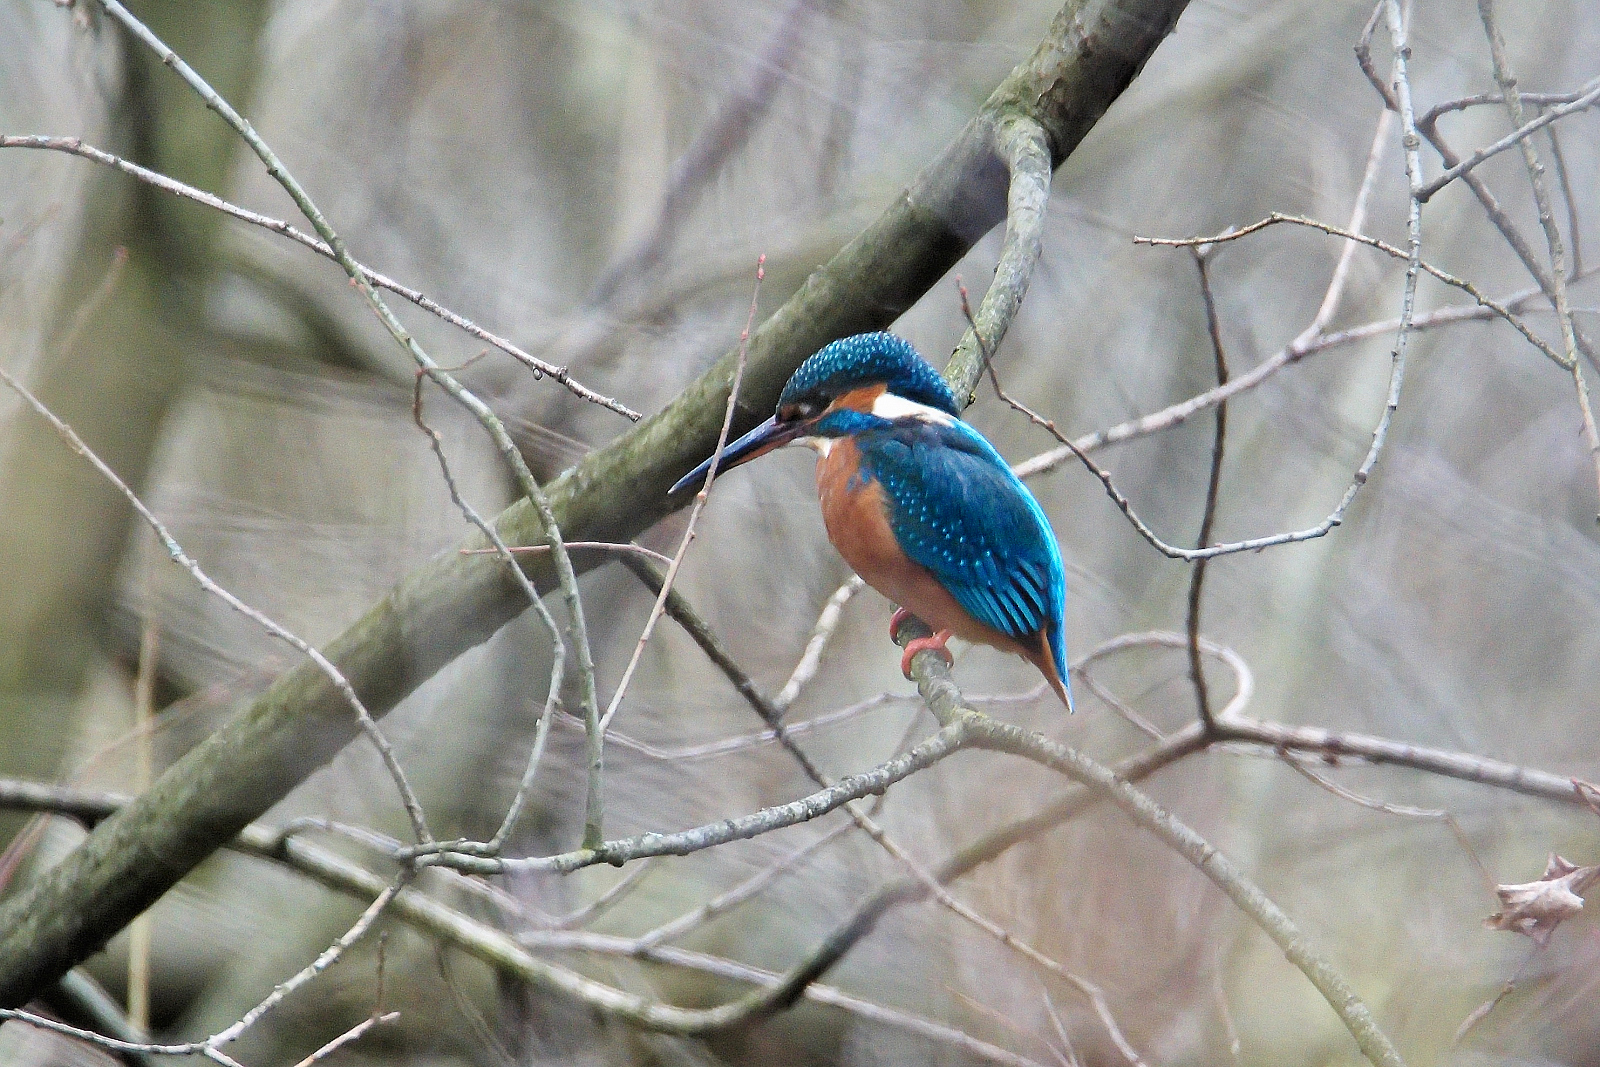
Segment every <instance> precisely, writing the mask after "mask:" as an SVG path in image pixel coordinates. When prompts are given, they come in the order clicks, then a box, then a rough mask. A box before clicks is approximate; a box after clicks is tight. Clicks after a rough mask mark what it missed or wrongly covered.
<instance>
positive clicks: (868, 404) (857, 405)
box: [828, 382, 889, 415]
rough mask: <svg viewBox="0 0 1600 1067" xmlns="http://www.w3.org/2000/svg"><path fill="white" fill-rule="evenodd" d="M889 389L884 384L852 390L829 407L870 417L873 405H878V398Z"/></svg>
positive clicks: (878, 383) (879, 383)
mask: <svg viewBox="0 0 1600 1067" xmlns="http://www.w3.org/2000/svg"><path fill="white" fill-rule="evenodd" d="M888 388H889V387H888V386H886V385H884V384H883V383H882V382H877V383H874V384H872V385H863V386H862V387H861V388H859V389H852V390H850V391H849V392H848V393H845V394H844V395H843V396H841V397H839V398H838V399H837V400H835V401H834V402H833V403H832V404H829V405H828V406H829V407H830V408H846V409H848V410H850V411H859V412H862V413H863V414H866V415H870V414H872V405H873V404H875V403H877V400H878V398H879V397H880V396H882V395H883V394H884V393H885V392H887V391H888Z"/></svg>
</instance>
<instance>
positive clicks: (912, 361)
mask: <svg viewBox="0 0 1600 1067" xmlns="http://www.w3.org/2000/svg"><path fill="white" fill-rule="evenodd" d="M874 382H883V383H884V384H885V385H886V386H888V388H889V391H890V392H891V393H894V394H895V395H897V396H903V397H905V398H906V399H907V400H915V401H916V402H917V403H919V404H927V405H928V406H929V407H934V408H938V409H939V410H940V411H946V412H949V413H950V414H951V415H956V416H959V415H960V414H961V408H960V406H959V405H957V403H956V397H955V394H954V393H952V392H951V391H950V387H949V386H948V385H946V384H945V380H944V378H942V377H941V376H940V375H939V372H938V371H936V370H934V369H933V367H932V366H930V365H929V364H928V361H927V360H925V359H923V358H922V357H921V356H919V355H918V354H917V350H916V349H915V348H912V347H911V343H910V342H909V341H906V340H905V339H904V338H900V337H896V336H895V335H894V334H892V333H858V334H856V335H855V336H854V337H843V338H840V339H839V340H837V341H835V342H833V343H832V344H830V345H827V346H826V347H824V348H822V349H821V350H820V351H818V352H817V353H816V354H815V355H813V356H811V357H809V358H808V359H807V360H806V361H805V362H804V363H802V364H800V366H799V367H798V368H797V369H796V370H795V372H794V375H793V376H792V377H791V378H790V379H789V384H788V385H785V386H784V387H783V394H782V395H781V396H779V397H778V406H779V407H780V408H781V407H784V406H785V405H788V404H798V403H800V402H801V401H803V400H806V399H811V398H822V399H830V400H831V399H832V398H834V397H837V396H843V395H844V394H845V393H848V392H849V391H850V390H852V389H856V388H859V387H860V386H863V385H869V384H871V383H874Z"/></svg>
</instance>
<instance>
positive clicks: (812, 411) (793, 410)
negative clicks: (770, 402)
mask: <svg viewBox="0 0 1600 1067" xmlns="http://www.w3.org/2000/svg"><path fill="white" fill-rule="evenodd" d="M821 410H822V405H821V404H818V403H817V402H816V401H814V400H802V401H800V402H799V403H797V404H786V405H784V407H783V409H782V410H781V411H779V412H778V418H779V419H781V420H782V421H784V422H796V421H799V420H801V419H809V418H812V417H813V416H815V415H816V414H817V413H818V412H820V411H821Z"/></svg>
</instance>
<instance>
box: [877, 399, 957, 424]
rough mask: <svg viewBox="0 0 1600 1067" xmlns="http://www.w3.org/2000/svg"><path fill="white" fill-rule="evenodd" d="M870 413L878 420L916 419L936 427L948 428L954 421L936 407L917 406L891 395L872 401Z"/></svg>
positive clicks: (952, 417) (915, 403) (946, 412)
mask: <svg viewBox="0 0 1600 1067" xmlns="http://www.w3.org/2000/svg"><path fill="white" fill-rule="evenodd" d="M872 413H873V414H874V415H876V416H878V418H880V419H916V420H917V421H919V422H931V423H933V424H935V425H937V426H950V425H953V424H954V423H955V421H956V418H955V416H954V415H952V414H950V413H949V412H948V411H940V410H939V409H938V408H936V407H930V406H928V405H927V404H919V403H917V402H916V401H915V400H907V399H906V398H905V397H903V396H896V395H895V394H893V393H882V394H880V395H879V396H878V397H877V399H875V400H873V402H872Z"/></svg>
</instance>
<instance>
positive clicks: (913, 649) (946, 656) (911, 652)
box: [900, 630, 955, 682]
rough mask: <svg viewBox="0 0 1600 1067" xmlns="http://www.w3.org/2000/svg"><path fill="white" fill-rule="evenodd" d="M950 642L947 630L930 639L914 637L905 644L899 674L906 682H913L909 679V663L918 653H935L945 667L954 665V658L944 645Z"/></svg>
mask: <svg viewBox="0 0 1600 1067" xmlns="http://www.w3.org/2000/svg"><path fill="white" fill-rule="evenodd" d="M948 640H950V631H949V630H940V631H939V632H938V633H936V634H934V635H933V636H932V637H915V638H912V639H911V640H910V641H907V642H906V650H905V652H903V653H902V654H901V656H900V673H901V674H903V675H905V676H906V681H908V682H909V681H914V680H915V679H913V678H912V677H911V661H912V660H913V659H916V657H917V653H919V652H937V653H939V658H940V659H942V660H944V665H945V666H946V667H949V666H951V665H952V664H954V663H955V657H953V656H951V655H950V650H949V649H948V648H945V647H944V643H945V642H946V641H948Z"/></svg>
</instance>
